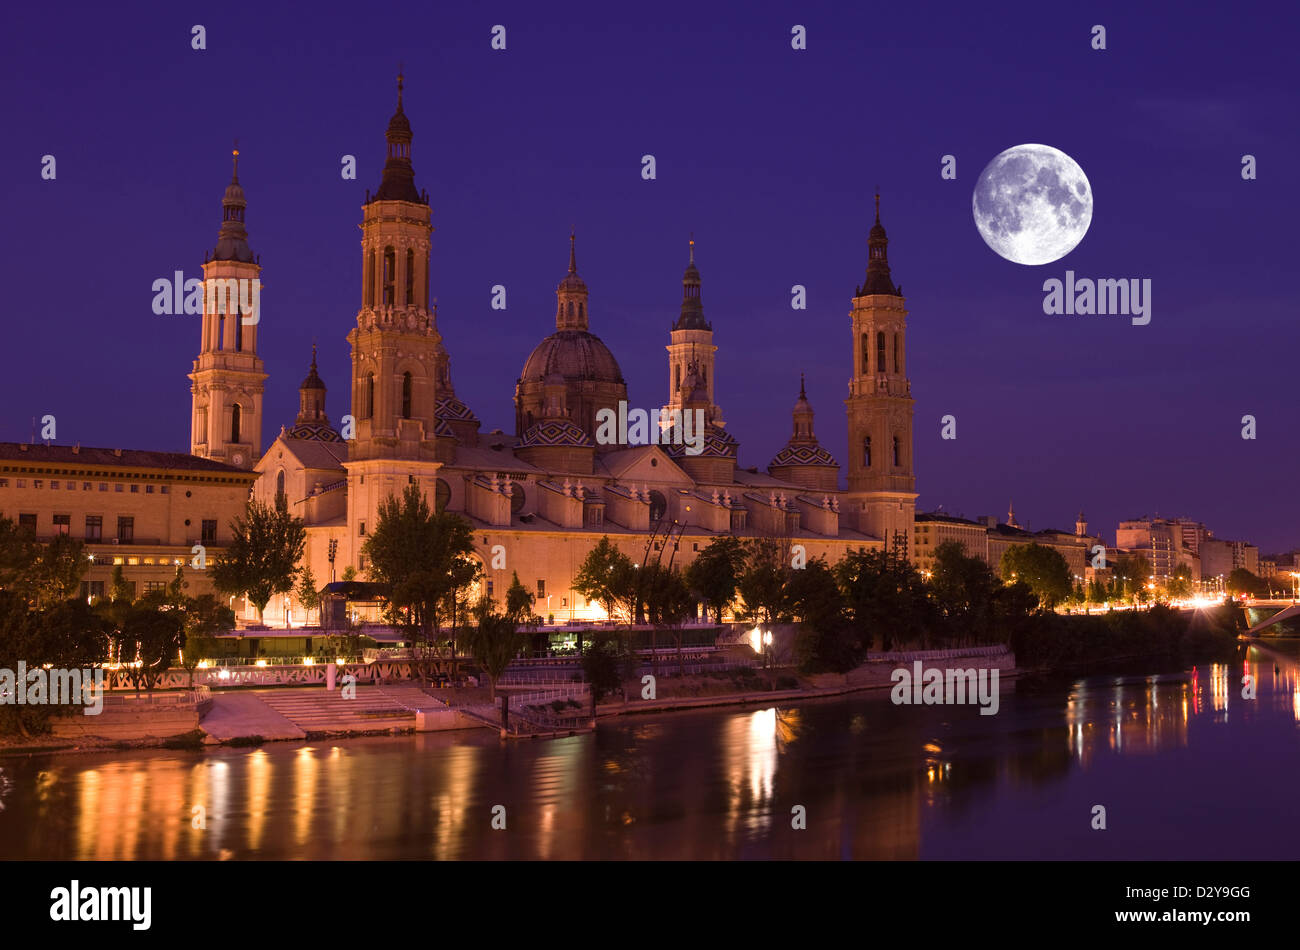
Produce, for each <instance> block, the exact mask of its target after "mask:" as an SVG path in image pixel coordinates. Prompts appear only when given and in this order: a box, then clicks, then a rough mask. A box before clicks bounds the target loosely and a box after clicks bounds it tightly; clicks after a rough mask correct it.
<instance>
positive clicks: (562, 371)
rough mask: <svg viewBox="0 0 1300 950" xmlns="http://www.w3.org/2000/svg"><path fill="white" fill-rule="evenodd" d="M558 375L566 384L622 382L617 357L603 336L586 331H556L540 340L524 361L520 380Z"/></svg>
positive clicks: (540, 379)
mask: <svg viewBox="0 0 1300 950" xmlns="http://www.w3.org/2000/svg"><path fill="white" fill-rule="evenodd" d="M555 374H558V375H560V376H562V377H563V378H564V381H565V382H566V383H575V382H601V383H622V382H623V371H622V370H621V369H619V365H618V360H616V359H614V354H613V353H611V352H610V351H609V347H607V346H606V345H605V344H604V343H603V342H601V339H600V337H598V336H596V335H595V334H594V333H590V332H588V331H587V330H557V331H556V332H555V333H552V334H551V335H550V336H548V337H547V338H546V339H544V340H542V342H541V343H538V344H537V346H536V348H535V349H534V350H533V352H532V353H530V354H529V356H528V359H527V360H526V361H525V362H524V369H523V372H521V373H520V374H519V379H520V381H521V382H531V381H537V382H543V381H545V379H546V377H548V376H551V375H555Z"/></svg>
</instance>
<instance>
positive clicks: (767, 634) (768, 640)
mask: <svg viewBox="0 0 1300 950" xmlns="http://www.w3.org/2000/svg"><path fill="white" fill-rule="evenodd" d="M763 652H764V653H766V654H767V685H768V688H769V689H771V688H772V685H773V673H774V672H775V668H774V667H775V664H774V663H773V662H772V631H771V630H764V631H763Z"/></svg>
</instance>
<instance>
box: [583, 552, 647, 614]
mask: <svg viewBox="0 0 1300 950" xmlns="http://www.w3.org/2000/svg"><path fill="white" fill-rule="evenodd" d="M635 580H636V574H635V569H634V568H633V566H632V559H631V558H630V557H628V556H627V555H626V554H624V553H623V552H622V551H620V550H619V549H618V548H617V547H615V546H614V545H613V544H612V543H611V542H610V540H609V537H608V535H607V536H605V537H603V538H601V539H600V542H599V543H598V544H597V545H596V546H595V547H594V548H592V549H591V550H590V551H588V552H587V556H586V557H585V558H583V560H582V564H581V565H579V567H578V572H577V574H575V575H574V578H573V589H574V590H575V591H577V592H578V593H579V594H581V595H582V596H583V597H586V598H587V599H588V600H594V601H596V603H598V604H600V605H601V606H602V607H604V608H605V614H606V616H608V617H609V619H610V620H613V619H614V608H615V606H617V605H619V604H621V603H624V602H625V601H626V599H627V597H628V596H629V594H630V593H631V592H632V591H634V590H635V586H636V585H635ZM634 612H635V610H633V612H632V613H629V614H628V622H629V623H630V622H631V619H632V615H633V613H634Z"/></svg>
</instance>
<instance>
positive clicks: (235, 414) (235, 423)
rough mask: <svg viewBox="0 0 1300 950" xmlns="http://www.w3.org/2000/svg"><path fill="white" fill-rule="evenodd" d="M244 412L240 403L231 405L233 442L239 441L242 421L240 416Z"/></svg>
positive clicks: (231, 437) (231, 434) (231, 435)
mask: <svg viewBox="0 0 1300 950" xmlns="http://www.w3.org/2000/svg"><path fill="white" fill-rule="evenodd" d="M242 414H243V413H242V411H241V410H240V408H239V403H235V404H234V405H233V406H231V407H230V441H231V442H238V441H239V422H240V418H239V417H240V416H241V415H242Z"/></svg>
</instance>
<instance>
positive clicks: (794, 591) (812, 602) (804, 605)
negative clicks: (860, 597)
mask: <svg viewBox="0 0 1300 950" xmlns="http://www.w3.org/2000/svg"><path fill="white" fill-rule="evenodd" d="M789 601H790V606H791V608H792V609H793V611H794V615H795V617H796V618H797V619H799V620H800V621H801V623H800V626H799V632H798V633H797V634H795V641H794V651H795V661H796V663H797V665H798V667H799V669H800V670H802V671H803V672H805V673H825V672H833V673H845V672H847V671H849V670H851V669H853V667H855V666H857V665H858V664H859V663H861V662H862V658H863V651H862V648H861V644H860V643H859V641H858V640H857V638H856V637H854V636H853V635H852V632H851V631H850V630H849V628H848V624H847V622H846V620H845V617H844V597H843V595H842V594H841V593H840V588H839V584H838V582H837V581H836V580H835V572H834V571H832V570H831V569H830V567H828V566H827V564H826V561H825V559H824V558H816V559H814V560H812V561H809V562H808V563H807V564H806V565H805V566H804V567H803V569H801V570H797V571H794V572H793V577H792V578H791V581H790V587H789Z"/></svg>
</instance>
